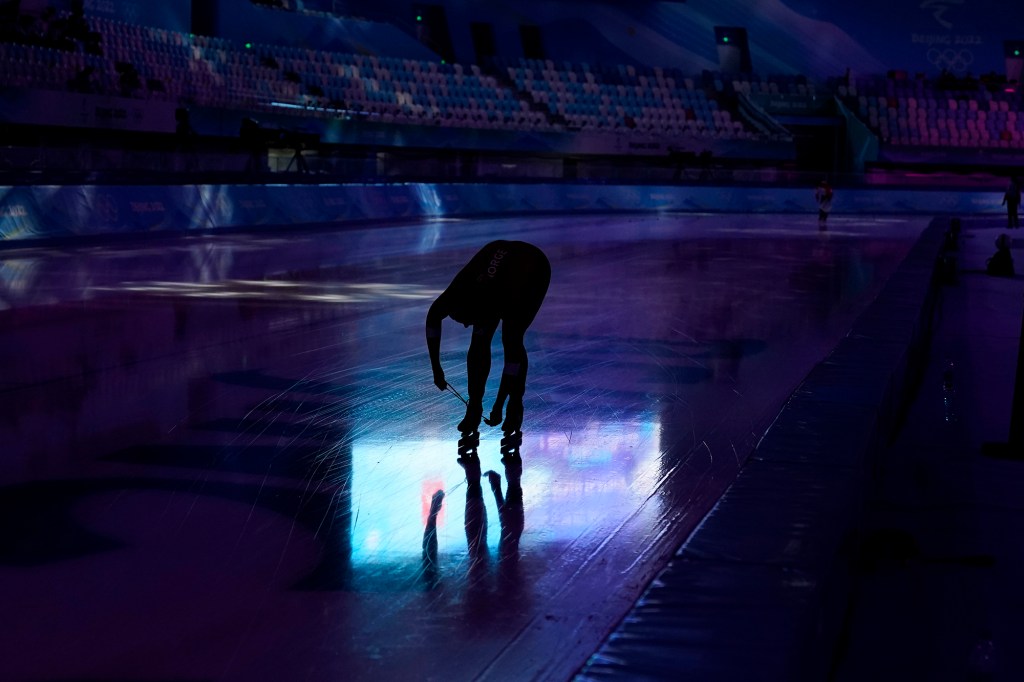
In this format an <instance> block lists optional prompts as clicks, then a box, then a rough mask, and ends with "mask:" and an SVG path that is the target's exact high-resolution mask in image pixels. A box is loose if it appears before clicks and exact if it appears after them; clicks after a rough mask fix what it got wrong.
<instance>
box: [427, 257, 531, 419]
mask: <svg viewBox="0 0 1024 682" xmlns="http://www.w3.org/2000/svg"><path fill="white" fill-rule="evenodd" d="M550 282H551V265H550V264H549V263H548V259H547V257H546V256H545V255H544V252H543V251H541V250H540V249H539V248H537V247H536V246H534V245H532V244H527V243H526V242H517V241H494V242H491V243H490V244H488V245H486V246H485V247H483V248H482V249H480V251H478V252H477V254H476V255H475V256H473V258H472V259H471V260H470V261H469V263H467V264H466V266H465V267H463V268H462V270H460V271H459V273H458V274H457V275H456V276H455V278H454V279H453V280H452V282H451V284H449V285H448V288H447V289H445V290H444V292H443V293H442V294H441V295H440V296H438V297H437V300H435V301H434V302H433V303H432V304H431V306H430V310H429V311H428V312H427V324H426V333H427V351H428V352H429V354H430V366H431V369H432V370H433V373H434V385H435V386H437V387H438V388H439V389H441V390H442V391H443V390H445V389H446V388H447V387H448V382H447V381H446V380H445V376H444V370H443V369H442V368H441V321H442V320H444V318H446V317H450V318H452V319H453V320H455V321H456V322H459V323H461V324H463V325H465V326H466V327H470V326H472V327H473V336H472V339H471V341H470V343H469V351H468V352H467V354H466V369H467V371H468V374H469V401H468V402H467V405H466V416H465V418H463V420H462V421H461V422H460V423H459V427H458V428H459V431H462V432H463V433H468V432H472V431H476V430H477V429H478V428H479V427H480V420H481V418H482V417H483V399H484V389H485V385H486V383H487V375H488V374H489V373H490V370H491V340H492V339H493V338H494V332H495V331H496V330H497V329H498V323H499V322H500V323H501V344H502V347H503V348H504V351H505V366H504V368H503V370H502V373H501V383H500V385H499V386H498V395H497V397H496V398H495V399H494V405H493V406H492V407H491V414H490V417H489V418H488V419H487V424H489V425H490V426H497V425H498V424H502V410H503V408H504V405H505V400H506V399H508V411H507V414H506V415H505V418H504V424H502V430H503V431H505V432H506V433H510V432H513V431H518V430H520V429H521V428H522V424H523V394H524V393H525V392H526V374H527V370H528V368H529V362H528V359H527V355H526V348H525V347H524V345H523V336H524V335H525V334H526V330H527V328H529V326H530V324H531V323H532V322H533V319H534V317H536V315H537V311H539V310H540V306H541V304H542V303H543V302H544V296H545V295H546V294H547V290H548V284H549V283H550Z"/></svg>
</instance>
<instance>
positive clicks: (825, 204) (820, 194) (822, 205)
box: [814, 180, 835, 227]
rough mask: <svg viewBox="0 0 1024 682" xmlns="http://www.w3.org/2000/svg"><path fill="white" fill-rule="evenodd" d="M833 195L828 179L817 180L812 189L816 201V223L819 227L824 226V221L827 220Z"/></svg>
mask: <svg viewBox="0 0 1024 682" xmlns="http://www.w3.org/2000/svg"><path fill="white" fill-rule="evenodd" d="M834 195H835V192H833V190H832V186H831V185H829V184H828V180H822V181H821V182H819V183H818V186H817V188H815V190H814V200H815V201H817V202H818V224H819V225H820V226H821V227H824V226H825V223H826V222H827V221H828V214H829V213H831V212H832V197H833V196H834Z"/></svg>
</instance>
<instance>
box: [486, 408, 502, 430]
mask: <svg viewBox="0 0 1024 682" xmlns="http://www.w3.org/2000/svg"><path fill="white" fill-rule="evenodd" d="M501 419H502V417H501V408H500V407H495V408H492V409H491V415H490V416H489V417H487V419H485V420H484V424H487V425H488V426H497V425H498V424H500V423H501Z"/></svg>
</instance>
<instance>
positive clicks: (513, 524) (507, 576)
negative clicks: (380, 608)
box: [423, 432, 525, 592]
mask: <svg viewBox="0 0 1024 682" xmlns="http://www.w3.org/2000/svg"><path fill="white" fill-rule="evenodd" d="M521 444H522V435H521V434H518V433H517V434H513V435H511V436H507V437H505V438H503V439H502V440H501V455H502V457H501V462H502V465H503V467H504V473H505V479H506V481H507V486H506V487H504V490H503V485H502V480H501V474H499V473H498V472H496V471H487V472H486V474H485V473H484V472H483V470H482V469H481V466H480V455H479V453H478V451H477V450H478V448H479V446H480V434H479V433H477V432H472V433H467V434H464V435H463V437H462V438H460V439H459V446H458V453H459V459H458V462H459V465H460V466H461V467H462V469H463V471H464V472H465V473H466V509H465V532H466V547H467V549H468V562H469V563H468V571H467V578H468V585H469V588H470V591H471V592H474V591H478V590H480V589H481V588H484V587H485V585H486V583H487V580H486V578H487V576H488V574H489V573H490V568H491V550H490V547H489V545H488V543H487V530H488V522H487V503H486V500H485V498H484V489H483V478H484V476H485V475H486V477H487V482H488V487H489V488H490V489H491V494H492V495H493V496H494V502H495V504H496V506H497V509H498V523H499V526H500V537H499V540H498V552H497V558H498V560H497V579H498V587H499V588H500V589H502V590H504V589H506V588H512V589H515V588H517V582H518V567H519V540H520V537H521V536H522V534H523V528H524V526H525V511H524V507H523V486H522V475H523V460H522V457H521V455H520V452H519V448H520V445H521ZM445 497H446V495H445V493H444V491H441V490H438V491H436V492H435V493H434V495H433V497H432V499H431V504H430V512H429V514H428V515H427V523H426V527H425V529H424V531H423V577H424V582H425V583H426V585H427V587H428V589H430V588H433V587H436V586H437V584H438V582H439V580H440V571H439V562H438V542H437V523H438V516H439V515H440V514H441V510H442V505H443V502H444V499H445Z"/></svg>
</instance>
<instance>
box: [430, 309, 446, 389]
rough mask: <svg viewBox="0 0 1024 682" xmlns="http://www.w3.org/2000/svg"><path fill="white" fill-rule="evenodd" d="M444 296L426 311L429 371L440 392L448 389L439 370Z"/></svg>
mask: <svg viewBox="0 0 1024 682" xmlns="http://www.w3.org/2000/svg"><path fill="white" fill-rule="evenodd" d="M444 298H445V296H444V294H442V295H441V296H439V297H438V298H437V300H436V301H434V302H433V304H431V306H430V310H429V311H427V323H426V335H427V354H428V355H429V356H430V370H431V372H433V374H434V385H435V386H437V387H438V388H439V389H441V390H442V391H443V390H444V389H445V388H447V387H448V382H447V380H446V379H445V377H444V370H443V369H442V368H441V321H442V320H443V319H444V318H445V317H446V313H445V312H444V310H445V302H444V300H443V299H444Z"/></svg>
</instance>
